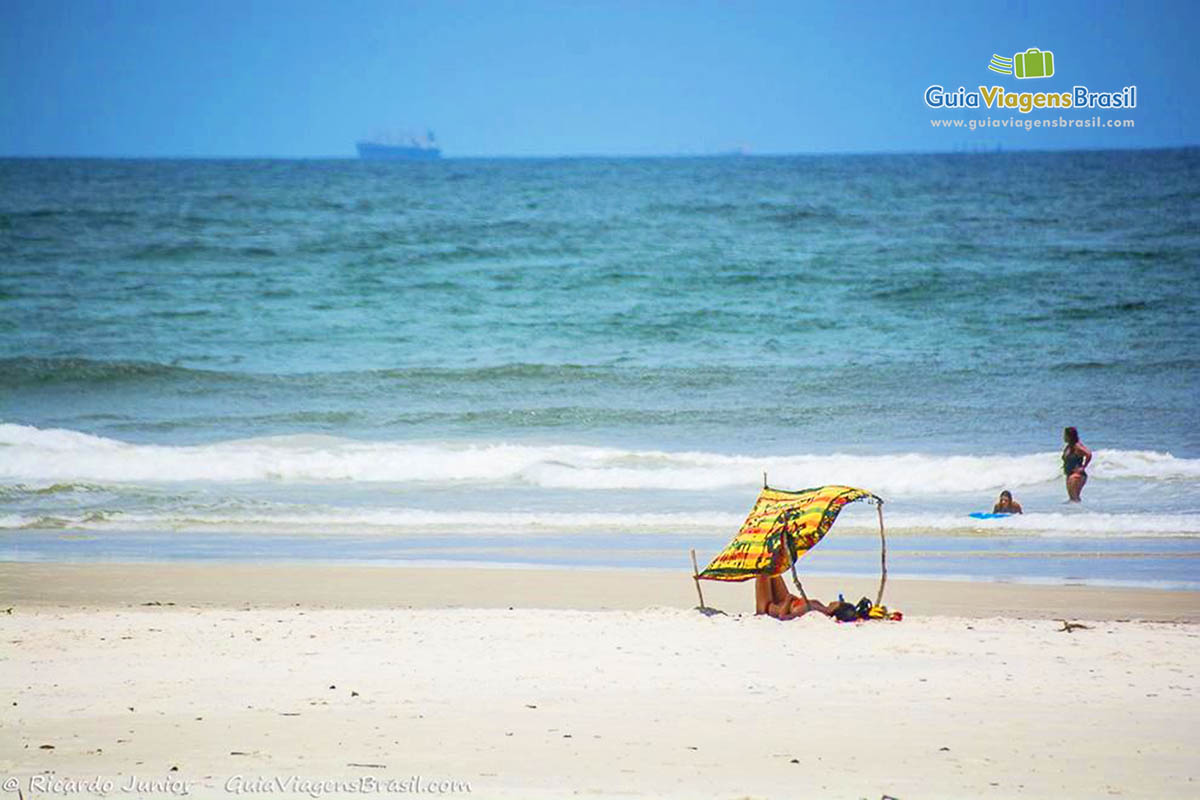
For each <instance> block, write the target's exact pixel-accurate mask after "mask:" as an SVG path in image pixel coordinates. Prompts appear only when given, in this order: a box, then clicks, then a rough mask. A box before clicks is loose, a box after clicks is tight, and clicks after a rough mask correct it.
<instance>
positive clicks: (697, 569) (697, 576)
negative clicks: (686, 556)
mask: <svg viewBox="0 0 1200 800" xmlns="http://www.w3.org/2000/svg"><path fill="white" fill-rule="evenodd" d="M692 580H693V581H694V582H695V583H696V594H698V595H700V610H701V611H703V610H704V608H705V606H704V592H702V591H700V567H698V566H697V565H696V548H694V547H693V548H692Z"/></svg>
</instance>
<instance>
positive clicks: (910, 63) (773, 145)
mask: <svg viewBox="0 0 1200 800" xmlns="http://www.w3.org/2000/svg"><path fill="white" fill-rule="evenodd" d="M1198 22H1200V4H1197V3H1188V2H1174V3H1166V2H1147V3H1136V4H1134V3H1131V4H1129V5H1125V4H1116V3H1108V2H1055V3H1050V2H1021V1H1019V0H1018V1H1016V2H1003V1H1002V0H998V1H997V2H991V3H967V2H961V1H960V2H905V3H898V2H852V3H851V2H836V3H835V2H822V3H807V2H796V1H795V0H793V1H792V2H688V3H675V2H639V3H632V2H504V1H503V0H500V1H497V2H479V1H478V0H460V1H458V2H453V1H451V0H446V1H445V2H402V1H401V0H394V1H392V2H385V1H383V0H346V1H345V2H326V1H324V0H322V1H321V2H317V1H316V0H293V1H292V2H277V1H275V0H270V1H263V0H238V1H237V2H228V1H227V0H204V1H200V0H187V2H184V1H183V0H153V1H145V0H103V1H100V0H0V71H2V74H3V92H0V156H143V157H168V156H189V157H190V156H233V157H249V156H279V157H323V156H350V155H352V154H353V152H354V149H353V147H354V141H355V140H356V139H358V138H361V137H363V136H365V135H368V134H370V133H372V132H374V131H378V130H403V129H412V130H424V129H425V128H426V127H428V128H432V129H433V130H434V131H436V133H437V134H438V138H439V140H440V142H441V144H442V147H443V149H444V151H445V153H446V155H447V156H552V155H605V154H612V155H624V154H628V155H653V154H688V153H693V154H702V153H712V152H719V151H723V150H729V149H732V148H735V147H745V148H746V149H747V150H748V151H749V152H752V153H812V152H896V151H899V152H909V151H955V150H962V149H990V148H993V147H997V146H999V147H1003V148H1005V149H1024V148H1033V149H1069V148H1085V149H1092V148H1108V147H1117V148H1119V147H1164V146H1180V145H1194V144H1197V143H1200V137H1198V136H1197V130H1198V123H1200V110H1198V109H1197V105H1198V104H1197V103H1196V96H1197V92H1196V90H1195V88H1194V87H1195V86H1196V85H1197V83H1198V79H1200V68H1198V67H1197V64H1198V63H1200V59H1198V58H1197V57H1196V54H1195V45H1194V43H1193V41H1192V40H1193V39H1194V38H1195V34H1196V32H1197V31H1198V30H1200V24H1198ZM1029 47H1040V48H1042V49H1044V50H1051V51H1053V52H1054V55H1055V64H1056V74H1055V76H1054V77H1052V78H1047V79H1043V80H1023V81H1022V80H1017V79H1015V78H1012V77H1001V76H999V75H996V74H994V73H992V72H989V71H988V70H987V64H988V61H989V59H990V57H991V55H992V54H993V53H996V54H999V55H1009V56H1011V55H1012V54H1013V53H1016V52H1020V51H1024V50H1025V49H1027V48H1029ZM933 83H938V84H942V85H943V86H946V87H947V88H948V89H955V88H957V87H958V86H966V87H967V88H968V89H972V90H973V89H974V88H975V87H977V86H979V85H980V84H983V85H987V86H990V85H993V84H995V85H1001V86H1004V87H1005V88H1006V89H1008V90H1012V91H1021V90H1024V91H1070V89H1071V87H1072V86H1073V85H1075V84H1082V85H1086V86H1088V87H1089V88H1090V89H1092V90H1100V91H1115V90H1120V89H1122V88H1124V87H1125V86H1128V85H1131V84H1132V85H1136V86H1137V87H1138V96H1137V97H1138V107H1137V108H1136V109H1132V110H1129V111H1108V112H1105V113H1104V115H1103V116H1104V117H1105V118H1122V119H1133V120H1134V122H1135V127H1134V128H1133V129H1071V130H1063V129H1038V130H1033V131H1024V130H1020V131H1018V130H1012V129H995V128H989V129H988V130H986V131H976V132H969V131H965V130H961V129H959V130H944V129H936V130H935V129H933V128H932V126H931V123H930V120H931V119H934V118H941V117H944V118H963V119H967V118H972V117H974V118H984V117H995V118H997V119H1004V118H1009V117H1013V118H1018V117H1022V116H1023V115H1020V114H1017V113H1013V112H1007V111H1003V112H1001V111H990V112H989V111H987V110H984V111H983V112H974V113H965V112H954V113H945V112H941V113H939V112H936V111H933V110H931V109H929V108H927V107H926V105H925V103H924V101H923V93H924V91H925V89H926V87H927V86H929V85H930V84H933ZM1033 116H1043V117H1045V116H1048V115H1047V114H1045V113H1040V114H1035V115H1033ZM1065 116H1070V117H1077V118H1086V117H1088V116H1091V113H1088V112H1075V113H1070V114H1067V115H1065Z"/></svg>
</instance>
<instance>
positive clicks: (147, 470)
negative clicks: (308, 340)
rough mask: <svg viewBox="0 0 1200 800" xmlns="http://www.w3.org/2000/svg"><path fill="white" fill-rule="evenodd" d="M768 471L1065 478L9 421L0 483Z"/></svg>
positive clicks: (1150, 478) (493, 481)
mask: <svg viewBox="0 0 1200 800" xmlns="http://www.w3.org/2000/svg"><path fill="white" fill-rule="evenodd" d="M764 472H766V473H768V475H769V478H770V481H771V483H772V484H773V485H777V486H788V487H804V486H815V485H821V484H826V483H845V484H849V485H854V486H862V487H864V488H868V489H870V490H871V491H873V492H876V493H878V494H881V495H884V496H889V495H890V496H900V495H904V496H930V495H938V494H943V493H958V492H994V491H996V490H998V489H1001V488H1009V489H1020V488H1027V487H1034V486H1040V485H1048V484H1051V483H1054V482H1057V481H1060V480H1061V474H1060V472H1059V458H1058V453H1057V452H1043V453H1030V454H1024V455H1001V454H997V455H985V456H977V455H976V456H953V455H951V456H944V455H928V454H920V453H901V454H891V455H877V456H864V455H848V454H837V453H834V454H795V455H780V456H768V455H737V454H732V455H731V454H721V453H708V452H697V451H686V452H668V451H660V450H627V449H621V448H614V447H597V446H589V445H571V444H520V443H504V442H494V443H489V442H453V441H444V442H403V441H363V440H355V439H346V438H338V437H333V436H321V435H295V436H272V437H262V438H254V439H242V440H235V441H227V442H218V443H213V444H203V445H155V444H133V443H128V442H123V441H119V440H116V439H109V438H104V437H99V436H93V435H91V434H86V433H80V432H77V431H71V430H64V429H39V428H34V427H30V426H25V425H13V424H0V481H4V482H5V483H9V484H27V485H34V486H39V487H47V486H53V485H55V484H72V483H91V484H101V485H106V484H114V483H115V484H130V483H136V484H163V483H173V482H216V483H242V482H262V481H267V482H277V481H282V482H301V483H304V482H317V483H320V482H344V481H363V482H384V483H421V484H429V483H434V484H451V485H460V484H485V485H496V486H503V485H509V486H513V485H515V486H531V487H539V488H550V489H564V490H603V489H626V490H646V489H651V490H679V491H711V490H718V489H738V488H742V487H748V486H754V485H757V484H758V483H760V482H761V479H762V474H763V473H764ZM1089 473H1090V474H1091V475H1092V477H1093V478H1095V479H1136V480H1140V481H1147V482H1160V481H1161V482H1171V483H1183V484H1193V483H1196V482H1200V459H1185V458H1176V457H1175V456H1172V455H1171V454H1169V453H1160V452H1153V451H1142V450H1100V451H1097V452H1096V456H1095V460H1094V461H1093V463H1092V466H1091V467H1090V468H1089Z"/></svg>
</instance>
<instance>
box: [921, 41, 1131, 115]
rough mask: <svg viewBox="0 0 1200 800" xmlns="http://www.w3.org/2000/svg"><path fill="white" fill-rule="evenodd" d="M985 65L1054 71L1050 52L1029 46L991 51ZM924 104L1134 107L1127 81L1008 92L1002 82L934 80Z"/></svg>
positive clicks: (1038, 74) (1027, 72) (1023, 109)
mask: <svg viewBox="0 0 1200 800" xmlns="http://www.w3.org/2000/svg"><path fill="white" fill-rule="evenodd" d="M987 68H988V69H989V70H991V71H992V72H996V73H999V74H1001V75H1011V76H1013V77H1014V78H1017V79H1018V80H1029V79H1033V78H1052V77H1054V71H1055V69H1054V68H1055V59H1054V53H1053V52H1051V51H1050V50H1042V49H1040V48H1037V47H1030V48H1029V49H1027V50H1024V51H1022V52H1019V53H1014V54H1013V55H1012V57H1011V58H1009V57H1008V56H1002V55H999V54H996V53H993V54H992V58H991V60H990V61H989V62H988V65H987ZM925 105H927V106H929V107H930V108H971V109H978V108H990V109H997V110H1000V109H1009V110H1012V111H1019V112H1020V113H1022V114H1029V113H1030V112H1032V111H1034V110H1035V109H1051V108H1052V109H1065V108H1092V109H1094V108H1137V86H1135V85H1132V84H1131V85H1129V86H1126V87H1124V88H1123V89H1120V90H1119V91H1115V92H1094V91H1092V90H1091V89H1089V88H1088V87H1087V86H1082V85H1079V84H1076V85H1074V86H1072V87H1071V90H1070V91H1050V92H1010V91H1008V90H1007V89H1005V88H1004V87H1003V86H983V85H982V84H981V85H979V86H978V87H977V88H976V90H975V91H970V90H968V89H967V88H966V87H965V86H959V87H958V88H957V89H955V90H952V91H947V90H946V88H945V87H944V86H943V85H942V84H938V83H935V84H933V85H931V86H930V87H929V88H927V89H926V90H925Z"/></svg>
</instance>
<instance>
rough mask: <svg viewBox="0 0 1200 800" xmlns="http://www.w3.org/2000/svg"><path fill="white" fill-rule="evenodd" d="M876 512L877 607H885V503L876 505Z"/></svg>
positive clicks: (880, 502) (879, 502)
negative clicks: (877, 533)
mask: <svg viewBox="0 0 1200 800" xmlns="http://www.w3.org/2000/svg"><path fill="white" fill-rule="evenodd" d="M875 510H876V511H878V512H879V567H880V570H881V572H880V575H879V594H877V595H876V596H875V605H877V606H881V605H883V587H884V586H885V585H886V584H887V538H886V537H884V535H883V501H882V500H880V501H878V502H877V503H876V504H875Z"/></svg>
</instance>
